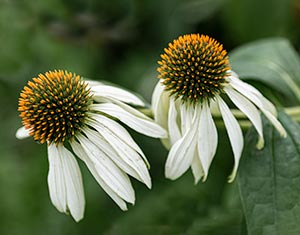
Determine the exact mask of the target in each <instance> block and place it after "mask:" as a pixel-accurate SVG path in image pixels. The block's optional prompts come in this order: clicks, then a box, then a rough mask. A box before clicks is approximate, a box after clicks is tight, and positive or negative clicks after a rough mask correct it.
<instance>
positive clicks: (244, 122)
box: [139, 106, 300, 129]
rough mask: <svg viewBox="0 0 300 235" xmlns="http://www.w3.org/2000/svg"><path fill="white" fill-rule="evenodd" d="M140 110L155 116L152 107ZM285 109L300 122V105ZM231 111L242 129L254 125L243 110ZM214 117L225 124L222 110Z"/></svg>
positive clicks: (214, 113)
mask: <svg viewBox="0 0 300 235" xmlns="http://www.w3.org/2000/svg"><path fill="white" fill-rule="evenodd" d="M139 111H140V112H142V113H143V114H145V115H146V116H148V117H150V118H153V113H152V111H151V109H149V108H142V109H139ZM283 111H284V112H285V113H286V114H288V115H289V116H291V117H292V118H293V119H294V121H296V122H300V106H293V107H286V108H283ZM231 112H232V113H233V115H234V116H235V118H236V119H237V120H238V122H239V124H240V126H241V127H242V129H248V128H249V127H251V125H252V124H251V122H250V121H249V120H248V119H247V116H246V115H245V114H244V113H243V112H241V111H240V110H238V109H231ZM213 117H214V119H215V121H216V125H217V126H224V123H223V120H222V115H221V113H220V112H213Z"/></svg>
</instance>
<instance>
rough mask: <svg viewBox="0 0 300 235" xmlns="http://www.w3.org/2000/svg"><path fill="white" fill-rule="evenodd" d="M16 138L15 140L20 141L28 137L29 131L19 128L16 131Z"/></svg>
mask: <svg viewBox="0 0 300 235" xmlns="http://www.w3.org/2000/svg"><path fill="white" fill-rule="evenodd" d="M16 137H17V139H20V140H22V139H25V138H27V137H30V135H29V130H28V129H26V128H25V127H24V126H22V127H21V128H19V129H18V130H17V132H16Z"/></svg>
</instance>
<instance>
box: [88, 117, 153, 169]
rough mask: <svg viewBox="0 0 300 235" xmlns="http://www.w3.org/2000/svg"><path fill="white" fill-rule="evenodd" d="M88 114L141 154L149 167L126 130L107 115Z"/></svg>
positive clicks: (144, 157)
mask: <svg viewBox="0 0 300 235" xmlns="http://www.w3.org/2000/svg"><path fill="white" fill-rule="evenodd" d="M89 116H90V117H91V118H92V119H93V120H95V121H96V122H98V123H100V124H101V125H102V126H105V127H106V128H107V129H108V130H110V132H112V133H114V135H116V136H117V137H118V138H119V139H120V140H121V141H122V142H124V143H125V144H127V145H128V146H130V147H131V148H132V149H133V150H134V151H136V152H137V153H138V154H139V155H141V157H142V159H143V160H144V162H145V164H146V166H147V167H148V168H150V164H149V162H148V160H147V158H146V156H145V155H144V153H143V151H142V150H141V149H140V147H139V146H138V145H137V144H136V143H135V141H134V140H133V139H132V137H131V135H129V133H128V132H127V130H126V129H125V128H124V127H123V126H121V125H120V124H119V123H117V122H116V121H114V120H111V119H110V118H108V117H105V116H103V115H100V114H94V113H89Z"/></svg>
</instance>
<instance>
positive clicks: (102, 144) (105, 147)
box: [83, 128, 147, 182]
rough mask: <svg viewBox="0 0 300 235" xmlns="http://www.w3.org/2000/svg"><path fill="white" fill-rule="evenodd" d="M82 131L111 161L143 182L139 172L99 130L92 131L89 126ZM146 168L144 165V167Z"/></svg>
mask: <svg viewBox="0 0 300 235" xmlns="http://www.w3.org/2000/svg"><path fill="white" fill-rule="evenodd" d="M83 132H84V133H85V135H86V136H87V137H88V139H89V140H91V141H92V142H93V143H94V144H95V145H96V146H97V147H98V148H99V149H101V150H102V151H103V152H104V153H105V154H106V155H107V156H108V157H109V158H110V159H111V160H112V161H113V162H115V163H116V164H117V166H118V167H120V168H121V169H122V170H123V171H125V172H126V173H127V174H129V175H131V176H132V177H134V178H136V179H138V180H140V181H142V182H143V180H142V179H141V177H140V176H139V174H138V173H137V172H136V170H135V169H134V168H132V167H131V166H130V165H129V164H128V163H127V162H125V161H124V160H123V159H122V158H121V157H120V156H119V155H118V153H117V152H116V151H115V150H114V149H113V147H112V146H111V145H110V144H109V143H108V142H107V141H106V140H105V139H104V137H103V136H101V134H100V133H99V132H96V131H93V130H91V129H89V128H84V129H83ZM145 168H146V167H145ZM146 170H147V169H146Z"/></svg>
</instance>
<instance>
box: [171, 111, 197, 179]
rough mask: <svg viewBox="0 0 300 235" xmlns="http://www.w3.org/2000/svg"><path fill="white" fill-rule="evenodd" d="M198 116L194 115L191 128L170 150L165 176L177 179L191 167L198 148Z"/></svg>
mask: <svg viewBox="0 0 300 235" xmlns="http://www.w3.org/2000/svg"><path fill="white" fill-rule="evenodd" d="M198 119H199V118H198V117H197V116H196V115H194V118H193V122H192V125H191V128H189V130H188V131H186V133H185V134H184V136H183V137H182V138H181V139H179V140H178V141H177V142H176V143H175V144H174V145H173V146H172V147H171V150H170V152H169V155H168V158H167V162H166V165H165V176H166V177H167V178H169V179H172V180H175V179H177V178H178V177H180V176H181V175H182V174H183V173H184V172H186V170H187V169H188V168H189V167H190V165H191V163H192V160H193V158H194V155H195V150H196V142H197V141H196V138H195V137H196V132H197V129H198Z"/></svg>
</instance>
